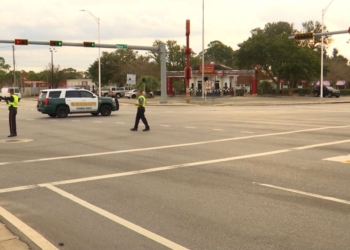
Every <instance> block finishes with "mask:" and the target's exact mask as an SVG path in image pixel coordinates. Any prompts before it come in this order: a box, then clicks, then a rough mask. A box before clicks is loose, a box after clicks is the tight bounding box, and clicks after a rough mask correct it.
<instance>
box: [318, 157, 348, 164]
mask: <svg viewBox="0 0 350 250" xmlns="http://www.w3.org/2000/svg"><path fill="white" fill-rule="evenodd" d="M323 160H325V161H336V162H343V163H344V162H347V161H349V160H350V155H340V156H336V157H330V158H325V159H323Z"/></svg>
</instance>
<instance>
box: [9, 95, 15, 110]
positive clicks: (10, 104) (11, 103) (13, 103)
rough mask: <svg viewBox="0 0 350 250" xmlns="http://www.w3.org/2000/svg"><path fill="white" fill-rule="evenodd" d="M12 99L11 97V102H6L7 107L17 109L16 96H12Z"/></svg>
mask: <svg viewBox="0 0 350 250" xmlns="http://www.w3.org/2000/svg"><path fill="white" fill-rule="evenodd" d="M12 97H13V102H10V101H8V102H7V105H8V106H9V107H11V106H12V107H14V108H17V107H18V96H16V95H12Z"/></svg>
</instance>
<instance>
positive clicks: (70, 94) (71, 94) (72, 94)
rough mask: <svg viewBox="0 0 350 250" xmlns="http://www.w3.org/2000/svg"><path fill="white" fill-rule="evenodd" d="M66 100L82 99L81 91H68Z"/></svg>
mask: <svg viewBox="0 0 350 250" xmlns="http://www.w3.org/2000/svg"><path fill="white" fill-rule="evenodd" d="M66 98H80V92H79V91H74V90H72V91H67V92H66Z"/></svg>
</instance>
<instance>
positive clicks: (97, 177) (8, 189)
mask: <svg viewBox="0 0 350 250" xmlns="http://www.w3.org/2000/svg"><path fill="white" fill-rule="evenodd" d="M290 151H291V150H290V149H285V150H277V151H271V152H264V153H258V154H251V155H242V156H234V157H228V158H221V159H215V160H207V161H199V162H191V163H184V164H178V165H170V166H164V167H158V168H149V169H144V170H134V171H130V172H124V173H115V174H107V175H98V176H92V177H84V178H78V179H71V180H65V181H56V182H50V183H42V184H38V185H29V186H20V187H13V188H5V189H0V193H8V192H14V191H21V190H25V189H31V188H38V187H40V186H43V185H46V184H50V185H55V186H57V185H67V184H73V183H80V182H87V181H96V180H102V179H110V178H117V177H122V176H130V175H137V174H145V173H152V172H158V171H165V170H171V169H177V168H186V167H193V166H199V165H204V164H212V163H218V162H226V161H234V160H240V159H247V158H253V157H259V156H265V155H273V154H280V153H286V152H290Z"/></svg>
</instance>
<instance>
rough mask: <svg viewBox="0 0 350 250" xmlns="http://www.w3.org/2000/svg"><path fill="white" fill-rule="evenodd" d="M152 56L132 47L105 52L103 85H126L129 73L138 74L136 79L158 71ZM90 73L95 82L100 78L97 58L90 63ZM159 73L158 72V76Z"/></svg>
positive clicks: (102, 73)
mask: <svg viewBox="0 0 350 250" xmlns="http://www.w3.org/2000/svg"><path fill="white" fill-rule="evenodd" d="M150 58H151V57H150V56H147V55H146V56H144V55H141V56H140V55H138V52H137V51H134V50H131V49H118V50H115V51H114V52H111V53H108V52H103V55H102V57H101V85H102V86H104V85H107V84H117V85H119V86H124V84H125V82H126V75H127V74H136V79H139V77H140V76H141V75H145V74H152V73H155V72H157V70H156V68H157V65H156V64H155V63H152V62H150ZM88 75H89V76H91V78H92V79H93V81H94V82H97V81H98V80H97V79H98V62H97V60H96V61H95V62H94V63H93V64H92V65H90V67H89V69H88ZM158 75H159V73H157V76H158Z"/></svg>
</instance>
